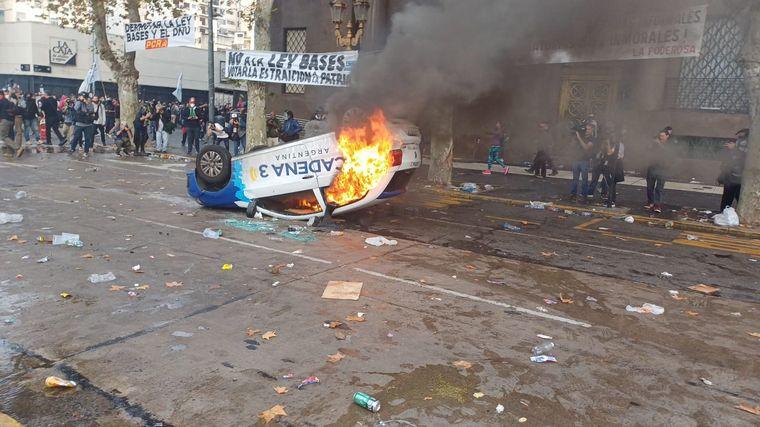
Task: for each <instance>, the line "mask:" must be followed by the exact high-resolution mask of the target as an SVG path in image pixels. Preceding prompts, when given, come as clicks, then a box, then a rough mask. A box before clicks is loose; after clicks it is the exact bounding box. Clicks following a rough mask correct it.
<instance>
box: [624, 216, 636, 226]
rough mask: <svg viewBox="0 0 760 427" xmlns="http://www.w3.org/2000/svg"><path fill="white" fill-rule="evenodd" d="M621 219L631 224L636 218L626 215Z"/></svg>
mask: <svg viewBox="0 0 760 427" xmlns="http://www.w3.org/2000/svg"><path fill="white" fill-rule="evenodd" d="M623 221H625V222H627V223H628V224H633V223H634V222H635V221H636V220H635V219H633V217H632V216H630V215H628V216H627V217H625V218H623Z"/></svg>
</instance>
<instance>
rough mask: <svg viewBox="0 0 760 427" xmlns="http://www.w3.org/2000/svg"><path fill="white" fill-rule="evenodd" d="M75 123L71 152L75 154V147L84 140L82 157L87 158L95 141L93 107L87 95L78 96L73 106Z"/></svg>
mask: <svg viewBox="0 0 760 427" xmlns="http://www.w3.org/2000/svg"><path fill="white" fill-rule="evenodd" d="M74 113H75V117H76V118H75V122H74V138H73V139H72V141H71V152H72V153H73V152H75V151H76V149H77V145H78V144H79V143H80V142H82V139H84V144H83V146H84V154H83V155H82V157H84V158H87V156H89V154H90V148H92V145H93V142H94V139H95V125H94V123H95V118H96V116H95V106H94V105H93V104H92V100H90V97H89V95H88V94H86V93H83V94H82V95H80V97H79V99H78V100H77V102H76V104H74Z"/></svg>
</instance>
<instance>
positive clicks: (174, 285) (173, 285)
mask: <svg viewBox="0 0 760 427" xmlns="http://www.w3.org/2000/svg"><path fill="white" fill-rule="evenodd" d="M183 285H184V283H182V282H166V287H167V288H179V287H180V286H183Z"/></svg>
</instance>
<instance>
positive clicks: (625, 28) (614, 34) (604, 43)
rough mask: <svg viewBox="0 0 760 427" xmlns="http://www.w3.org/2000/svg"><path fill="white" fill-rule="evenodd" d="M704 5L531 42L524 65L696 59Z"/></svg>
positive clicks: (607, 21)
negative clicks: (693, 57) (527, 63)
mask: <svg viewBox="0 0 760 427" xmlns="http://www.w3.org/2000/svg"><path fill="white" fill-rule="evenodd" d="M706 18H707V6H695V7H690V8H688V9H680V10H673V11H669V12H661V11H657V12H655V11H645V12H642V13H640V14H631V15H625V16H613V17H608V18H605V19H604V20H603V21H601V22H599V24H598V25H596V26H590V25H589V26H586V24H585V23H584V24H583V25H582V26H581V27H583V28H584V29H588V28H591V30H590V31H585V34H583V35H582V36H577V35H573V34H571V33H572V31H569V33H570V34H562V35H561V36H558V35H557V34H555V35H554V36H555V38H554V39H552V40H541V41H538V42H535V43H533V45H532V46H531V51H530V54H529V58H528V59H527V61H526V62H529V63H536V64H564V63H569V62H594V61H616V60H626V59H659V58H681V57H691V56H699V52H700V50H701V48H702V36H703V34H704V30H705V19H706Z"/></svg>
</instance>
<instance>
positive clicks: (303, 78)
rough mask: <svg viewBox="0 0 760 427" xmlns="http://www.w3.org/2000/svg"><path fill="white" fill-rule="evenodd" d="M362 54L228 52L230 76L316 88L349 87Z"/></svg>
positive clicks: (239, 78) (228, 76)
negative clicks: (355, 65)
mask: <svg viewBox="0 0 760 427" xmlns="http://www.w3.org/2000/svg"><path fill="white" fill-rule="evenodd" d="M358 58H359V52H357V51H347V52H335V53H292V52H260V51H235V50H233V51H228V52H227V73H226V77H227V78H228V79H232V80H255V81H259V82H268V83H288V84H299V85H313V86H348V84H349V82H350V80H351V69H352V68H353V65H354V63H355V62H356V60H357V59H358Z"/></svg>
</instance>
